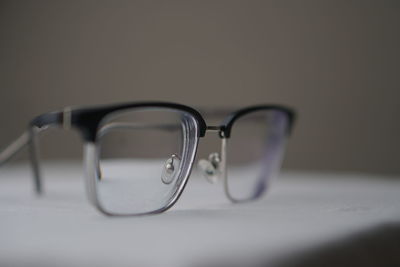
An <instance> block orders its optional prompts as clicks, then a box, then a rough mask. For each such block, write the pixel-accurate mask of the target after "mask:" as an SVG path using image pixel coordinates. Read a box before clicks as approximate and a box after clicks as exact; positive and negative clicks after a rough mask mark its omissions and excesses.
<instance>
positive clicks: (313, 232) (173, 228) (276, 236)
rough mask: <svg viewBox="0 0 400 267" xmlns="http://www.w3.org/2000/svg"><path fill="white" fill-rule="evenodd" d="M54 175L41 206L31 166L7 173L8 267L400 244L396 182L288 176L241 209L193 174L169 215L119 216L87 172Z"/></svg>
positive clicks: (3, 176) (264, 256)
mask: <svg viewBox="0 0 400 267" xmlns="http://www.w3.org/2000/svg"><path fill="white" fill-rule="evenodd" d="M45 176H46V177H45V187H46V193H45V195H44V196H43V197H40V198H37V197H35V196H34V194H33V193H32V188H31V185H32V183H31V181H30V173H29V168H28V167H27V166H26V165H15V166H11V167H6V168H3V169H1V170H0V266H99V267H101V266H164V267H165V266H188V265H189V266H192V265H194V266H204V265H205V266H214V265H217V264H222V265H224V266H225V265H227V266H252V265H253V266H284V265H289V266H291V265H290V264H292V263H293V262H297V266H300V265H301V264H300V263H301V262H302V261H301V260H304V258H307V255H311V254H313V253H322V254H321V255H324V254H323V253H326V250H328V251H329V248H330V245H331V244H338V245H334V246H332V247H333V249H337V248H338V247H339V248H340V247H344V248H346V249H347V247H346V246H348V245H347V244H350V246H348V247H350V248H351V249H352V246H351V244H352V243H351V242H352V241H351V240H359V237H360V236H363V235H367V236H368V235H370V234H371V233H375V232H376V233H377V235H379V234H380V233H382V232H383V233H387V231H386V230H387V229H389V230H388V231H393V235H397V237H399V229H400V228H399V227H398V225H400V224H399V222H400V180H397V179H395V177H392V178H390V177H378V176H372V175H363V174H350V173H347V174H328V173H298V172H292V173H284V174H282V175H281V176H280V177H279V179H278V180H276V181H275V183H274V185H273V187H272V189H271V190H270V192H269V193H268V195H267V196H266V197H265V198H263V199H262V200H260V201H257V202H253V203H248V204H231V203H229V202H228V201H227V200H226V199H225V196H224V194H223V191H222V185H221V183H219V184H216V185H211V184H209V183H207V182H206V181H205V180H204V179H201V178H199V177H196V175H192V177H191V179H190V181H189V183H188V185H187V187H186V189H185V191H184V193H183V195H182V197H181V199H180V200H179V201H178V203H177V204H176V205H175V206H174V207H173V208H172V209H171V210H169V211H168V212H166V213H163V214H160V215H153V216H145V217H139V218H138V217H129V218H126V217H125V218H110V217H105V216H103V215H101V214H100V213H98V212H97V211H96V210H95V209H94V208H92V207H91V206H90V205H89V204H88V202H87V201H86V196H85V191H84V187H83V181H82V177H83V174H82V170H81V166H80V165H79V164H76V163H49V164H47V165H46V168H45ZM388 225H389V226H390V227H388ZM382 227H383V228H382ZM382 229H384V230H382ZM372 236H374V235H372ZM391 236H392V234H391V233H389V235H385V238H386V237H389V239H390V237H391ZM353 237H354V238H353ZM370 239H371V238H370ZM370 239H369V240H370ZM361 240H362V238H361ZM372 240H374V239H372ZM397 240H399V239H397ZM390 241H391V240H386V239H385V240H384V241H383V242H382V243H381V244H380V246H381V247H383V248H384V247H385V246H392V245H391V244H392V243H391V242H390ZM396 245H397V243H396ZM399 247H400V246H399ZM321 248H327V249H321ZM324 251H325V252H324ZM385 251H397V252H399V253H398V254H400V249H397V247H388V249H386V248H385ZM392 254H393V253H392ZM394 254H395V253H394ZM398 254H397V255H398ZM304 255H306V256H304ZM389 256H395V255H389ZM399 257H400V256H397V258H395V259H394V260H397V261H396V263H398V262H400V260H399ZM304 262H306V261H304ZM328 263H329V262H328ZM257 264H259V265H257ZM293 266H294V265H293ZM304 266H306V265H304ZM326 266H327V265H326Z"/></svg>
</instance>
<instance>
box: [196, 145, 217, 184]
mask: <svg viewBox="0 0 400 267" xmlns="http://www.w3.org/2000/svg"><path fill="white" fill-rule="evenodd" d="M220 163H221V157H220V156H219V154H218V153H211V154H210V155H209V156H208V159H200V160H199V162H198V163H197V166H198V168H199V169H200V170H201V171H202V173H203V176H204V177H205V178H206V180H207V181H208V182H210V183H212V184H215V183H216V182H217V180H218V177H219V174H220V170H219V165H220Z"/></svg>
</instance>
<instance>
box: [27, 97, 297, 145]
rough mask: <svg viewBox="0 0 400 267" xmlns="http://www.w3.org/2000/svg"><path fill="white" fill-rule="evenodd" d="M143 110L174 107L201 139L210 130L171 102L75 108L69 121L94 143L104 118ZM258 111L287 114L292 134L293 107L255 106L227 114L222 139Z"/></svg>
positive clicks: (50, 117) (47, 117)
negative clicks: (193, 125)
mask: <svg viewBox="0 0 400 267" xmlns="http://www.w3.org/2000/svg"><path fill="white" fill-rule="evenodd" d="M144 107H155V108H157V107H159V108H171V109H176V110H181V111H184V112H187V113H189V114H191V115H192V116H193V117H194V119H195V120H196V121H197V123H198V125H199V136H200V137H203V136H204V135H205V133H206V131H207V124H206V122H205V120H204V118H203V116H202V115H201V114H200V112H198V111H197V110H195V109H193V108H191V107H188V106H185V105H181V104H176V103H170V102H134V103H124V104H117V105H109V106H101V107H92V108H90V107H89V108H78V109H72V110H71V113H70V120H71V121H70V124H71V126H73V127H76V128H77V129H79V130H80V131H81V133H82V135H83V138H84V139H85V141H88V142H95V141H96V135H97V129H98V127H99V124H100V122H101V120H102V119H103V118H104V117H105V116H107V115H108V114H110V113H112V112H115V111H119V110H124V109H129V108H144ZM259 110H278V111H282V112H284V113H285V114H286V115H287V116H288V123H289V127H288V134H290V133H291V130H292V128H293V124H294V120H295V112H294V111H293V110H292V109H291V108H288V107H285V106H281V105H256V106H251V107H247V108H244V109H240V110H238V111H235V112H233V113H231V114H230V115H228V116H227V117H226V118H225V120H223V122H222V124H221V125H220V126H219V127H220V129H219V130H220V135H221V137H224V138H229V137H230V134H231V129H232V126H233V124H234V122H235V121H236V120H237V119H239V118H240V117H242V116H244V115H246V114H248V113H251V112H255V111H259ZM64 117H65V114H64V111H56V112H50V113H45V114H42V115H39V116H37V117H36V118H34V119H33V120H32V121H31V124H30V126H36V127H38V128H42V127H45V126H51V125H55V126H56V125H62V124H64Z"/></svg>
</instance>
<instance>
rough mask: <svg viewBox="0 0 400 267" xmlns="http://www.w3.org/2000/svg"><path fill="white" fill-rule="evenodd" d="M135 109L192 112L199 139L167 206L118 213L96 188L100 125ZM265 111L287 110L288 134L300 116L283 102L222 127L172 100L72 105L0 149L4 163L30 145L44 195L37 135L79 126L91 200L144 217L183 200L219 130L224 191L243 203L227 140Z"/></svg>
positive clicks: (35, 174) (36, 177)
mask: <svg viewBox="0 0 400 267" xmlns="http://www.w3.org/2000/svg"><path fill="white" fill-rule="evenodd" d="M135 108H138V109H140V108H167V109H171V110H176V111H182V112H185V113H188V114H189V115H191V116H192V118H193V119H194V120H195V122H196V137H195V138H196V140H195V145H194V151H192V152H193V153H192V157H191V158H190V159H189V160H190V162H189V169H188V171H187V173H186V174H184V177H183V181H182V182H181V184H180V185H179V188H178V191H177V192H176V193H175V194H174V196H173V198H171V199H170V200H169V201H168V203H167V204H166V205H164V206H163V207H161V208H159V209H157V210H154V211H150V212H143V213H135V214H116V213H111V212H108V211H107V210H105V209H104V208H103V207H102V206H101V204H100V202H99V199H98V195H97V191H96V180H97V179H98V169H97V168H98V167H97V166H98V160H99V159H98V153H97V144H96V141H97V139H96V138H97V133H98V130H99V125H100V124H101V121H102V120H103V119H104V118H105V117H106V116H107V115H109V114H111V113H113V112H116V111H123V110H126V109H135ZM262 110H266V111H267V110H275V111H280V112H283V113H285V115H286V116H287V119H288V127H287V129H286V130H287V131H286V135H288V136H289V135H290V134H291V132H292V129H293V125H294V121H295V118H296V113H295V111H294V110H293V109H291V108H289V107H286V106H283V105H254V106H249V107H246V108H242V109H239V110H237V111H235V112H232V113H230V115H228V116H227V117H225V119H224V120H223V121H222V123H221V124H220V125H219V126H210V125H207V123H206V121H205V120H204V118H203V116H202V115H201V113H200V112H199V111H197V110H196V109H194V108H191V107H189V106H185V105H181V104H177V103H171V102H133V103H123V104H116V105H109V106H98V107H88V108H71V107H66V108H64V109H63V110H61V111H55V112H49V113H44V114H41V115H39V116H37V117H35V118H34V119H33V120H32V121H31V122H30V123H29V126H28V130H27V131H26V132H25V133H23V134H22V135H21V136H20V137H19V138H18V139H16V140H15V141H14V142H13V143H11V144H10V145H9V146H8V147H7V148H6V149H4V150H3V151H1V152H0V166H2V165H3V164H5V163H6V162H8V161H9V160H10V159H12V158H13V157H14V156H15V155H16V154H17V153H18V152H19V151H21V150H22V148H23V147H25V146H29V158H30V163H31V167H32V172H33V178H34V189H35V193H36V194H38V195H41V194H42V193H43V186H42V178H41V177H42V176H41V170H40V165H39V155H38V144H37V136H38V133H40V132H42V131H44V130H46V129H48V128H49V127H60V126H61V127H62V128H63V129H66V130H69V129H72V128H75V129H77V130H78V131H79V132H80V133H81V135H82V138H83V141H84V142H85V145H84V162H85V164H84V165H85V169H86V175H85V182H86V190H87V195H88V198H89V201H90V203H91V204H93V205H94V206H95V207H96V208H97V209H98V210H99V211H100V212H101V213H103V214H105V215H108V216H140V215H147V214H158V213H161V212H164V211H166V210H168V209H170V208H171V207H172V206H173V205H174V204H175V203H176V202H177V200H178V199H179V197H180V196H181V194H182V192H183V191H184V188H185V187H186V184H187V181H188V179H189V177H190V174H191V171H192V168H193V165H194V160H195V156H196V154H197V148H198V141H199V138H202V137H204V136H205V135H206V133H207V132H217V133H218V135H219V137H220V138H221V161H220V166H219V172H220V177H221V178H222V180H223V184H224V191H225V195H226V196H227V198H228V199H229V200H230V201H231V202H233V203H236V202H243V201H238V200H236V199H235V198H233V197H232V196H231V194H230V193H229V190H228V182H227V180H228V179H227V171H226V161H227V155H226V150H227V140H228V139H229V138H230V136H231V130H232V127H233V125H234V123H235V121H236V120H238V119H239V118H241V117H242V116H244V115H246V114H249V113H252V112H256V111H262Z"/></svg>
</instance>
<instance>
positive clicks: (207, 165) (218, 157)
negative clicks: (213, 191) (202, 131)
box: [198, 126, 226, 183]
mask: <svg viewBox="0 0 400 267" xmlns="http://www.w3.org/2000/svg"><path fill="white" fill-rule="evenodd" d="M208 132H214V133H218V136H219V137H220V140H221V143H220V146H219V147H218V150H217V151H218V152H213V153H211V154H210V155H209V156H208V158H207V159H200V160H199V161H198V167H199V168H200V170H201V171H202V172H203V175H204V176H205V178H206V179H207V180H208V181H209V182H211V183H215V182H216V181H217V180H219V179H222V180H225V179H226V177H225V176H226V170H225V168H226V163H225V161H226V138H225V136H224V131H223V127H222V126H207V128H206V133H208Z"/></svg>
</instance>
